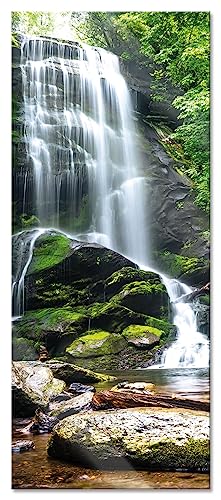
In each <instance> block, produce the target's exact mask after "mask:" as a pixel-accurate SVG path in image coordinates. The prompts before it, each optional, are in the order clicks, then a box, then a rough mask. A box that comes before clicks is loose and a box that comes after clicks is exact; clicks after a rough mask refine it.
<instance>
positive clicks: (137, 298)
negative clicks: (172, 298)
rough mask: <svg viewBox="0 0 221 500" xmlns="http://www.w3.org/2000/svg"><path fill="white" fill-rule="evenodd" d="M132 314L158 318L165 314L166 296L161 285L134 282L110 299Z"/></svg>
mask: <svg viewBox="0 0 221 500" xmlns="http://www.w3.org/2000/svg"><path fill="white" fill-rule="evenodd" d="M112 301H115V302H118V303H120V305H121V306H124V307H127V308H128V309H131V310H132V311H134V312H138V313H143V314H150V315H151V316H156V317H158V318H160V317H161V316H162V315H163V314H165V313H166V312H167V306H168V296H167V292H166V289H165V286H164V285H163V284H162V283H151V282H146V281H134V282H132V283H129V284H127V285H125V286H124V287H123V289H122V290H121V292H120V293H119V294H118V295H116V296H114V297H113V298H112Z"/></svg>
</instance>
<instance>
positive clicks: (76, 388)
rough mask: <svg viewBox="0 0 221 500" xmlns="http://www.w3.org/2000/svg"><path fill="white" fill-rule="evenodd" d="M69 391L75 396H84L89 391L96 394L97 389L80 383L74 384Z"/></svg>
mask: <svg viewBox="0 0 221 500" xmlns="http://www.w3.org/2000/svg"><path fill="white" fill-rule="evenodd" d="M68 390H69V392H71V393H72V394H74V395H75V396H78V394H84V393H85V392H88V391H91V392H95V388H94V387H93V386H92V385H84V384H80V383H79V382H78V383H77V382H74V383H73V384H71V385H70V387H69V389H68Z"/></svg>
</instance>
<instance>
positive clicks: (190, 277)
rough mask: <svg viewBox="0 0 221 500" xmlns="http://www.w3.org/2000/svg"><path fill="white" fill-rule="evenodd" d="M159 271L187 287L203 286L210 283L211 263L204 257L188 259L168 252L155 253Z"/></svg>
mask: <svg viewBox="0 0 221 500" xmlns="http://www.w3.org/2000/svg"><path fill="white" fill-rule="evenodd" d="M155 259H156V262H157V265H158V267H159V269H160V270H161V271H162V272H163V273H165V274H168V275H169V276H170V277H171V278H180V280H181V281H183V282H184V283H186V284H187V285H192V286H201V285H203V284H205V283H208V281H209V261H208V260H207V259H204V258H203V257H201V258H198V257H186V256H184V255H179V254H175V253H171V252H168V251H162V252H155Z"/></svg>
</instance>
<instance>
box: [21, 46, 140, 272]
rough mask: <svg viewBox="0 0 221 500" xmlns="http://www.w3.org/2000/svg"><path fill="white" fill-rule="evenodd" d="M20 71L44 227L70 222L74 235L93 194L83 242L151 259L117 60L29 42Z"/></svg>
mask: <svg viewBox="0 0 221 500" xmlns="http://www.w3.org/2000/svg"><path fill="white" fill-rule="evenodd" d="M21 70H22V79H23V92H24V114H25V143H26V150H27V155H28V157H29V158H30V160H31V162H32V171H33V176H34V193H35V205H36V208H37V213H36V215H37V216H38V218H39V220H40V223H41V226H44V227H49V226H50V227H51V226H53V227H55V228H60V229H65V228H67V221H68V230H69V231H72V232H74V231H75V227H76V226H75V224H76V219H77V218H78V217H79V213H80V206H81V203H82V199H83V197H84V195H85V193H86V192H87V193H88V221H87V228H86V235H85V237H88V234H90V235H91V237H92V239H93V240H97V238H99V242H100V243H101V244H103V245H106V246H108V247H110V248H112V249H114V250H116V251H118V252H120V253H122V254H124V255H127V256H129V257H130V258H132V259H133V260H138V261H140V262H147V261H148V246H147V238H146V232H145V221H144V199H145V197H144V187H145V186H144V178H143V177H142V175H141V173H140V170H141V169H140V167H139V166H140V165H141V162H140V161H139V157H138V153H137V152H136V149H135V147H134V140H133V136H135V133H136V131H135V127H134V123H133V120H132V104H131V99H130V94H129V91H128V89H127V85H126V83H125V80H124V78H123V77H122V75H121V73H120V69H119V62H118V58H117V56H115V55H114V54H111V53H109V52H107V51H105V50H103V49H98V48H93V47H90V46H87V45H82V46H80V45H78V44H76V43H73V44H64V43H59V42H57V41H56V40H53V39H48V40H47V39H43V38H29V37H24V40H23V43H22V47H21ZM30 175H32V172H31V173H30ZM64 218H65V219H66V222H65V223H64V222H63V220H64ZM65 224H66V227H65Z"/></svg>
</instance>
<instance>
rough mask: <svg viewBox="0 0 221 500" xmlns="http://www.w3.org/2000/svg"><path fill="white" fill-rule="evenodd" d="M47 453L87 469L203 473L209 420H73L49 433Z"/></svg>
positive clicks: (133, 415)
mask: <svg viewBox="0 0 221 500" xmlns="http://www.w3.org/2000/svg"><path fill="white" fill-rule="evenodd" d="M48 454H49V456H51V457H55V458H61V459H63V460H68V461H72V462H75V463H76V462H77V463H81V464H83V465H84V466H89V467H98V468H100V467H101V468H105V467H107V466H108V467H113V468H114V469H116V468H125V467H128V465H129V464H132V465H133V466H135V467H138V468H142V469H146V470H174V471H175V470H182V471H185V470H188V471H195V472H207V471H208V470H209V417H208V415H207V414H203V415H199V413H194V412H189V411H186V410H182V411H179V410H157V409H154V412H153V410H152V409H143V408H142V409H141V408H140V409H135V410H134V409H133V410H112V411H99V412H92V413H85V414H81V415H80V416H78V415H75V416H71V417H68V418H66V419H64V420H63V421H62V422H61V423H59V424H57V425H56V426H55V428H54V429H53V433H52V436H51V438H50V440H49V444H48Z"/></svg>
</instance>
